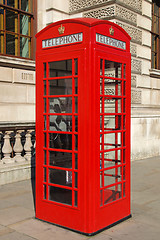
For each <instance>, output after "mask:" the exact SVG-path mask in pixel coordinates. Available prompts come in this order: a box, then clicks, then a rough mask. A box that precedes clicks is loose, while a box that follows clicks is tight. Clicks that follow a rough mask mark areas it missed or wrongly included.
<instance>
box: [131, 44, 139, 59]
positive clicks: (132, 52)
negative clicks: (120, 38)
mask: <svg viewBox="0 0 160 240" xmlns="http://www.w3.org/2000/svg"><path fill="white" fill-rule="evenodd" d="M130 51H131V55H133V56H137V46H136V45H134V44H132V43H131V46H130Z"/></svg>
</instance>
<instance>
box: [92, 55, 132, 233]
mask: <svg viewBox="0 0 160 240" xmlns="http://www.w3.org/2000/svg"><path fill="white" fill-rule="evenodd" d="M106 52H107V51H106ZM108 52H109V51H108ZM96 55H97V56H96V61H97V62H98V66H99V67H98V68H97V74H96V76H98V79H99V81H97V82H96V84H97V86H96V89H100V95H99V96H100V99H99V100H97V108H98V106H99V109H100V110H99V112H100V124H99V125H100V132H99V139H100V148H99V151H100V152H99V153H100V163H99V164H100V167H99V178H100V186H99V190H98V189H97V191H99V196H100V198H99V199H98V200H97V218H96V219H97V221H96V224H95V225H96V228H97V229H98V228H103V226H102V225H103V224H104V227H105V226H106V225H110V224H111V222H117V221H118V220H119V219H123V218H125V217H126V216H130V131H129V129H130V81H129V79H130V56H129V54H128V56H127V55H126V56H120V55H118V54H113V53H104V52H101V51H99V52H97V54H96ZM99 87H100V88H99ZM97 95H98V94H97ZM97 148H98V146H97ZM106 216H107V217H106ZM100 225H101V226H100Z"/></svg>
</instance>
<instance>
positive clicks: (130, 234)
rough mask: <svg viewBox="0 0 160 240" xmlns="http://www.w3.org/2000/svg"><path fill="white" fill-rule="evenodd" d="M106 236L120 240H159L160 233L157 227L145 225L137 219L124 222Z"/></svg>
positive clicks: (108, 231) (110, 230) (109, 230)
mask: <svg viewBox="0 0 160 240" xmlns="http://www.w3.org/2000/svg"><path fill="white" fill-rule="evenodd" d="M104 233H105V234H107V235H109V236H111V237H112V239H115V238H117V239H118V240H134V239H136V240H142V239H144V240H158V239H159V236H160V231H159V230H158V229H156V228H155V227H153V226H151V225H148V224H144V223H141V222H138V221H135V219H132V220H128V221H126V222H123V223H121V224H119V225H116V226H115V227H113V228H111V229H108V230H106V231H105V232H104Z"/></svg>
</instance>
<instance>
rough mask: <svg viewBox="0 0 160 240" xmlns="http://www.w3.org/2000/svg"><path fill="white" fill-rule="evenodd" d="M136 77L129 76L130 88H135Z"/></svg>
mask: <svg viewBox="0 0 160 240" xmlns="http://www.w3.org/2000/svg"><path fill="white" fill-rule="evenodd" d="M136 82H137V77H136V76H135V75H132V76H131V87H136Z"/></svg>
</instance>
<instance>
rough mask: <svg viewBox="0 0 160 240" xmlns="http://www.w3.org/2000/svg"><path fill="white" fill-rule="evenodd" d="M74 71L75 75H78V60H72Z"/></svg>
mask: <svg viewBox="0 0 160 240" xmlns="http://www.w3.org/2000/svg"><path fill="white" fill-rule="evenodd" d="M74 69H75V70H74V71H75V73H74V74H75V75H78V59H77V58H76V59H74Z"/></svg>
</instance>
